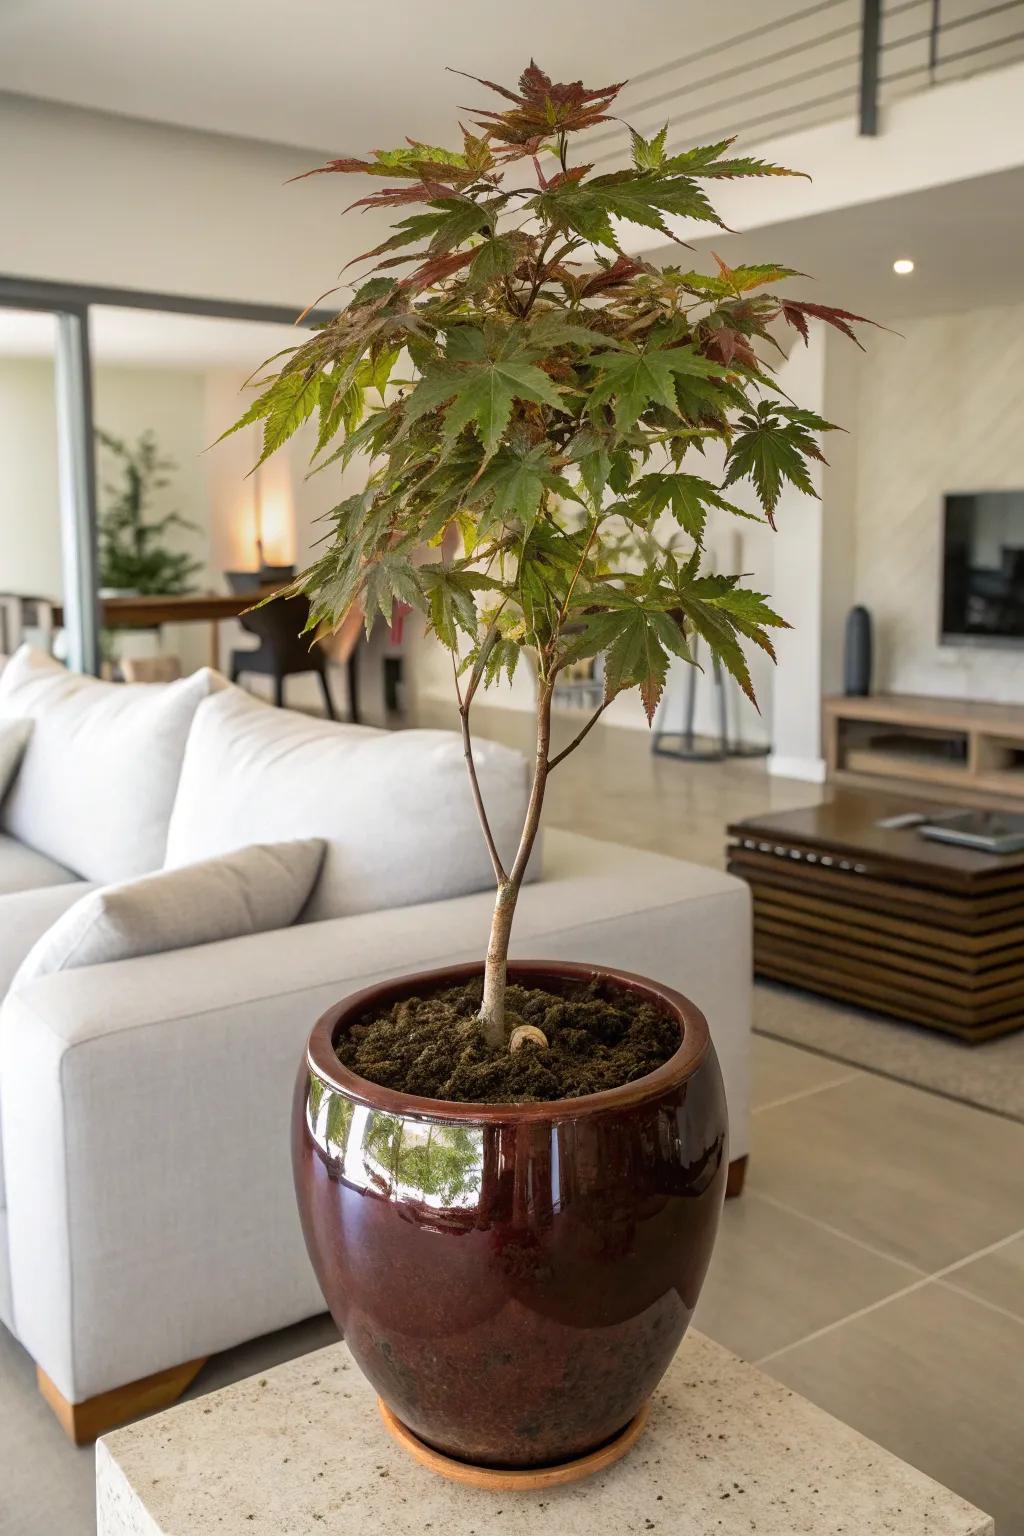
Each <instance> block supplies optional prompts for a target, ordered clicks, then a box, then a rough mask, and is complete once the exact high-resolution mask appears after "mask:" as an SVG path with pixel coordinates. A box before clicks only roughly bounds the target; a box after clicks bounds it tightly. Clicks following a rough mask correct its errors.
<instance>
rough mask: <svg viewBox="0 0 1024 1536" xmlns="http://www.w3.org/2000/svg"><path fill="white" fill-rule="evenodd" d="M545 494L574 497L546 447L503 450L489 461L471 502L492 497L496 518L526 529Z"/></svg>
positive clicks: (517, 447)
mask: <svg viewBox="0 0 1024 1536" xmlns="http://www.w3.org/2000/svg"><path fill="white" fill-rule="evenodd" d="M546 490H557V491H559V492H560V493H561V494H562V495H566V494H568V495H573V494H574V493H573V491H572V488H571V486H569V485H568V484H567V483H566V481H565V480H564V479H563V478H562V476H561V475H559V474H557V473H556V472H555V471H554V470H553V469H552V467H551V456H550V450H549V448H548V445H547V443H538V444H537V445H536V446H534V447H529V446H526V447H519V446H510V447H506V448H502V449H501V450H500V451H499V452H498V453H497V454H496V455H495V457H494V458H493V459H492V460H491V462H490V464H489V465H488V467H487V469H486V470H485V471H484V473H483V474H482V475H481V476H480V479H479V480H478V481H477V482H476V485H475V487H474V488H473V499H474V500H476V499H477V498H478V497H481V496H491V497H492V498H493V499H492V501H491V508H490V510H491V513H492V515H493V516H494V517H495V518H507V517H511V518H514V519H515V520H516V521H517V522H519V523H521V524H522V525H523V526H524V528H527V529H529V527H530V526H531V525H532V523H533V521H534V519H535V518H536V516H537V513H538V511H539V509H540V503H541V497H542V496H543V495H544V492H545V491H546Z"/></svg>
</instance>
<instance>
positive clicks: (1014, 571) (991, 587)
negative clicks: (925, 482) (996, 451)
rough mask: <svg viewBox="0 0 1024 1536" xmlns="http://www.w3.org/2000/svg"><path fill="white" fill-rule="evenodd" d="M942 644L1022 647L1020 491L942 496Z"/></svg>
mask: <svg viewBox="0 0 1024 1536" xmlns="http://www.w3.org/2000/svg"><path fill="white" fill-rule="evenodd" d="M943 518H944V541H943V555H942V640H943V643H944V644H947V645H1024V491H975V492H957V493H956V494H955V495H949V496H946V497H945V503H944V510H943Z"/></svg>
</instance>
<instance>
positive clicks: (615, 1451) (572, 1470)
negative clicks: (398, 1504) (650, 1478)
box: [377, 1397, 650, 1493]
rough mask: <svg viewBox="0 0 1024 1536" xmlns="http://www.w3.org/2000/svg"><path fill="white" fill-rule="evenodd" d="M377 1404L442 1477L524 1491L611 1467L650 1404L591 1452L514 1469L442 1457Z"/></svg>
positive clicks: (413, 1451) (408, 1447)
mask: <svg viewBox="0 0 1024 1536" xmlns="http://www.w3.org/2000/svg"><path fill="white" fill-rule="evenodd" d="M377 1407H378V1408H379V1409H380V1416H381V1418H382V1419H383V1420H384V1423H385V1424H386V1426H387V1429H388V1433H389V1434H390V1435H392V1436H393V1437H394V1439H395V1440H397V1441H398V1443H399V1445H400V1446H401V1447H402V1449H403V1450H405V1451H407V1452H408V1453H409V1455H410V1456H411V1457H412V1458H413V1460H414V1461H418V1462H419V1463H420V1465H421V1466H424V1467H429V1468H430V1470H431V1471H432V1472H439V1473H440V1474H441V1476H442V1477H447V1478H449V1479H450V1481H451V1482H453V1483H465V1484H467V1485H468V1486H469V1487H471V1488H490V1489H492V1490H494V1491H495V1492H498V1491H502V1492H509V1491H511V1492H515V1491H520V1492H523V1493H526V1492H528V1491H530V1490H532V1489H535V1488H557V1487H561V1486H562V1485H564V1484H565V1483H578V1482H581V1481H582V1479H583V1478H585V1477H593V1475H594V1473H595V1472H604V1471H606V1470H607V1468H608V1467H611V1466H614V1464H615V1462H617V1461H619V1460H621V1458H622V1457H623V1456H625V1454H626V1452H627V1451H628V1450H630V1449H631V1447H632V1446H634V1445H635V1444H636V1442H637V1440H639V1438H640V1436H641V1435H642V1434H643V1430H644V1426H645V1424H646V1423H647V1417H648V1414H649V1412H650V1404H648V1403H645V1404H644V1406H643V1407H642V1408H641V1409H640V1412H639V1413H638V1414H637V1416H636V1418H635V1419H630V1421H629V1423H628V1424H627V1425H626V1427H625V1428H624V1429H622V1430H620V1431H619V1433H618V1434H617V1435H616V1436H615V1438H614V1440H609V1441H608V1443H607V1444H606V1445H602V1446H601V1448H600V1449H599V1450H596V1451H591V1452H590V1453H589V1454H588V1455H586V1456H577V1457H575V1458H574V1459H573V1460H572V1461H562V1462H557V1463H556V1464H555V1465H553V1466H550V1467H536V1468H532V1469H526V1470H523V1471H517V1470H516V1469H515V1468H507V1469H505V1470H501V1469H500V1468H496V1467H475V1466H473V1465H472V1463H470V1462H467V1461H456V1459H455V1458H454V1457H453V1456H445V1455H444V1453H443V1452H442V1451H435V1450H434V1448H433V1447H432V1446H429V1445H426V1444H425V1443H424V1442H423V1441H422V1440H421V1439H420V1438H419V1437H418V1436H417V1435H414V1434H413V1432H412V1430H411V1429H407V1428H406V1426H405V1425H404V1424H403V1423H402V1421H401V1419H396V1417H395V1415H394V1414H393V1413H392V1412H391V1409H390V1408H389V1407H388V1405H387V1403H385V1401H384V1399H383V1398H381V1397H378V1399H377Z"/></svg>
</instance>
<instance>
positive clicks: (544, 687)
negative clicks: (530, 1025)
mask: <svg viewBox="0 0 1024 1536" xmlns="http://www.w3.org/2000/svg"><path fill="white" fill-rule="evenodd" d="M553 692H554V681H553V679H552V680H547V679H546V680H544V681H543V682H542V683H541V689H540V697H539V699H538V701H537V759H536V762H535V764H534V769H533V783H532V785H531V786H530V800H529V804H528V805H527V807H526V817H525V820H524V822H523V832H522V836H521V838H520V839H519V848H518V850H517V851H516V858H515V863H514V864H513V865H512V869H511V871H510V873H509V875H508V877H507V879H505V880H499V882H498V894H497V897H496V899H495V903H494V916H493V918H492V919H491V934H490V938H489V940H488V943H487V960H486V962H485V965H484V994H483V999H482V1001H481V1004H480V1024H481V1028H482V1030H483V1035H484V1039H485V1040H486V1041H487V1044H488V1045H489V1046H491V1047H492V1049H495V1050H497V1049H499V1048H500V1047H501V1046H503V1045H504V1044H505V1043H506V1039H507V1030H506V1027H505V987H506V984H507V973H508V945H509V939H510V938H511V936H512V919H513V918H514V916H515V911H516V902H517V901H518V900H519V892H520V889H521V887H522V884H523V876H524V875H525V873H526V866H527V865H528V863H529V862H530V854H531V853H532V852H533V845H534V843H535V842H536V840H537V831H538V828H539V827H540V815H541V811H542V809H543V807H544V790H545V788H546V786H547V777H548V767H549V763H548V749H549V747H550V745H551V696H552V693H553Z"/></svg>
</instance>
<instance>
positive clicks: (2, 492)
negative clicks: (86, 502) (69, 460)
mask: <svg viewBox="0 0 1024 1536" xmlns="http://www.w3.org/2000/svg"><path fill="white" fill-rule="evenodd" d="M0 592H24V593H26V594H28V595H31V596H37V597H48V596H51V595H52V596H54V597H58V596H60V593H61V574H60V527H59V524H58V519H57V417H56V405H55V401H54V392H53V364H52V363H51V362H49V361H48V360H47V359H45V358H26V359H16V360H11V359H6V358H0Z"/></svg>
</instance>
